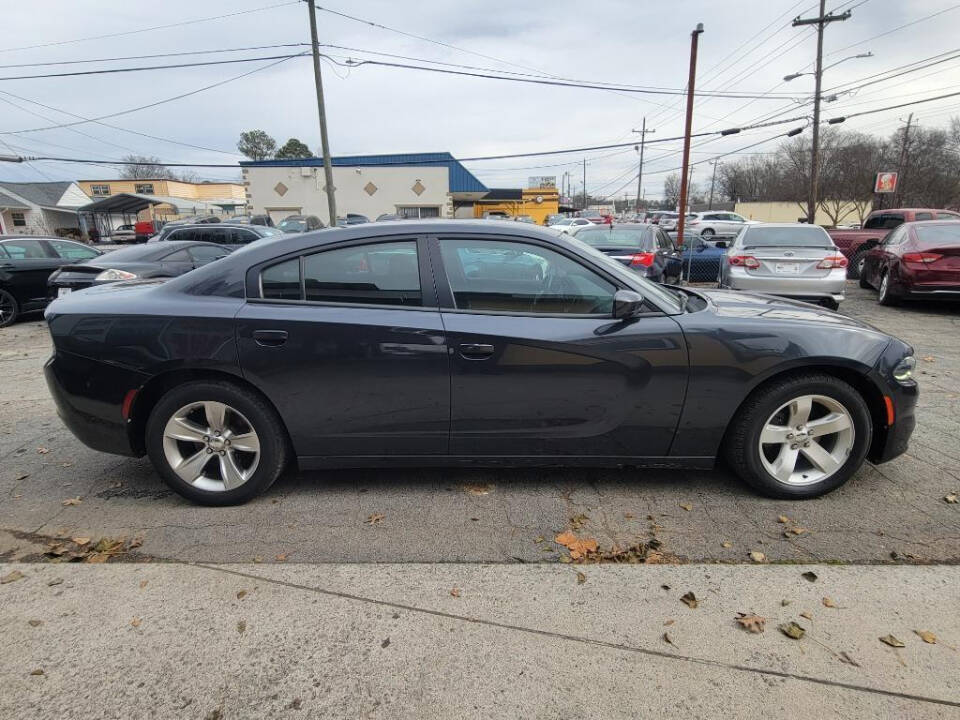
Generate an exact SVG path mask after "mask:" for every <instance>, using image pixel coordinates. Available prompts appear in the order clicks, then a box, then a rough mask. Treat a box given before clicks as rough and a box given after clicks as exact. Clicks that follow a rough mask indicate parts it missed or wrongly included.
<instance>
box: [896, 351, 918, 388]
mask: <svg viewBox="0 0 960 720" xmlns="http://www.w3.org/2000/svg"><path fill="white" fill-rule="evenodd" d="M916 367H917V359H916V358H915V357H914V356H913V355H908V356H907V357H905V358H904V359H903V360H901V361H900V362H899V363H898V364H897V366H896V367H895V368H894V369H893V379H894V380H896V381H897V382H898V383H903V384H907V383H909V382H910V381H911V380H913V371H914V370H915V369H916Z"/></svg>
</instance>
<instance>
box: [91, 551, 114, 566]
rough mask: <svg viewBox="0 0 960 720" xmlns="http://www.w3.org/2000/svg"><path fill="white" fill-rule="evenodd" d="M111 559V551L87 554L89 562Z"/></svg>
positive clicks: (102, 561)
mask: <svg viewBox="0 0 960 720" xmlns="http://www.w3.org/2000/svg"><path fill="white" fill-rule="evenodd" d="M109 559H110V554H109V553H93V554H92V555H88V556H87V562H88V563H95V564H96V563H105V562H106V561H107V560H109Z"/></svg>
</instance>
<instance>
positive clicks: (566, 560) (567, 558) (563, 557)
mask: <svg viewBox="0 0 960 720" xmlns="http://www.w3.org/2000/svg"><path fill="white" fill-rule="evenodd" d="M560 562H562V563H572V562H573V560H571V559H570V556H569V555H561V556H560Z"/></svg>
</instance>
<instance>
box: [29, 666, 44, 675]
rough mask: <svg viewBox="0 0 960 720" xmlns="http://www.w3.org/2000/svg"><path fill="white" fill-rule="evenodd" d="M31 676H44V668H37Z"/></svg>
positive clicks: (31, 672)
mask: <svg viewBox="0 0 960 720" xmlns="http://www.w3.org/2000/svg"><path fill="white" fill-rule="evenodd" d="M30 674H31V675H43V668H37V669H36V670H31V671H30Z"/></svg>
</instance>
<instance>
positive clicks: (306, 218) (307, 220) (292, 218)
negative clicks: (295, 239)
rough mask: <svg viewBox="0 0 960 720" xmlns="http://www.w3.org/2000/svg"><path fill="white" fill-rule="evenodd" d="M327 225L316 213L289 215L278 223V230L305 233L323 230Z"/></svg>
mask: <svg viewBox="0 0 960 720" xmlns="http://www.w3.org/2000/svg"><path fill="white" fill-rule="evenodd" d="M325 227H326V225H324V224H323V221H322V220H321V219H320V218H318V217H317V216H316V215H288V216H287V217H285V218H284V219H283V220H281V221H280V224H279V225H277V230H279V231H280V232H284V233H304V232H311V231H313V230H322V229H323V228H325Z"/></svg>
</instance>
